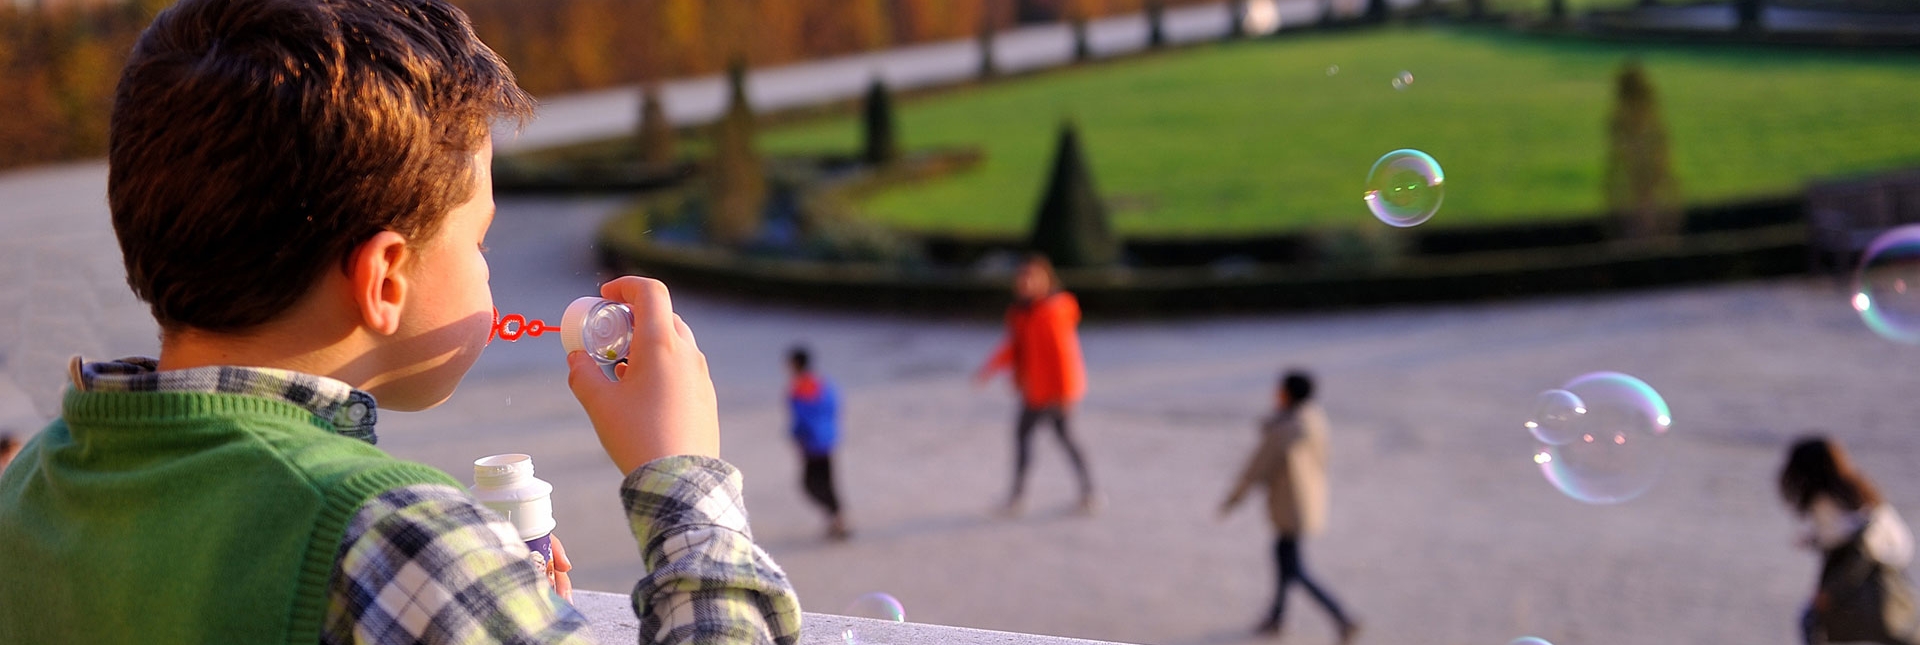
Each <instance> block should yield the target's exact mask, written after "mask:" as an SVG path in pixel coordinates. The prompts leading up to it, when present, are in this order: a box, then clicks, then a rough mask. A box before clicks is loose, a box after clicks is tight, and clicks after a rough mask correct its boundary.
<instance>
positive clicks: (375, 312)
mask: <svg viewBox="0 0 1920 645" xmlns="http://www.w3.org/2000/svg"><path fill="white" fill-rule="evenodd" d="M411 255H412V250H410V249H408V248H407V238H406V237H403V236H401V235H400V234H399V233H395V232H393V231H381V232H379V233H375V234H374V235H373V237H370V238H367V241H365V242H361V243H360V246H357V247H354V249H353V256H352V259H351V260H349V261H348V263H347V285H348V291H349V293H350V295H351V296H352V298H353V304H354V307H355V309H356V310H357V313H358V315H359V317H360V322H361V324H364V325H366V326H367V327H368V328H370V329H372V330H374V331H375V332H377V333H380V334H392V333H394V332H396V331H399V329H400V309H401V304H402V303H404V302H406V295H407V293H406V292H407V288H408V287H409V286H410V285H408V284H407V280H406V275H405V274H404V273H403V272H402V271H401V268H402V267H403V266H404V265H405V264H406V262H408V261H409V260H411V259H412V258H411Z"/></svg>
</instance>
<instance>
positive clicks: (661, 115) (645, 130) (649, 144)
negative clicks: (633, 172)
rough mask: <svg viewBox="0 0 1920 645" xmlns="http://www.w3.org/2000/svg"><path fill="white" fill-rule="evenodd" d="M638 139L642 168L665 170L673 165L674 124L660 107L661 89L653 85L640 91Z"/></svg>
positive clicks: (664, 109)
mask: <svg viewBox="0 0 1920 645" xmlns="http://www.w3.org/2000/svg"><path fill="white" fill-rule="evenodd" d="M638 138H639V141H638V143H639V144H640V164H641V165H642V166H645V167H647V168H665V167H667V166H669V165H671V164H672V163H673V161H674V152H673V147H674V140H673V138H674V137H673V124H671V123H668V122H667V110H666V108H665V107H663V106H661V105H660V88H659V87H657V86H654V85H651V84H649V85H647V86H646V87H645V88H643V89H641V90H640V132H639V134H638Z"/></svg>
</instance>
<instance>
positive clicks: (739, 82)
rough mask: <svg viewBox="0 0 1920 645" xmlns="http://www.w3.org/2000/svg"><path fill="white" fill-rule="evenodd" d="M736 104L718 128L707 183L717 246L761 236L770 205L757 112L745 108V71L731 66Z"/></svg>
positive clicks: (737, 63) (710, 229)
mask: <svg viewBox="0 0 1920 645" xmlns="http://www.w3.org/2000/svg"><path fill="white" fill-rule="evenodd" d="M727 79H728V82H729V83H730V84H731V86H732V99H731V101H729V103H728V105H727V113H726V115H724V116H722V117H720V122H719V123H717V124H715V125H714V134H713V138H714V142H713V169H712V170H711V172H710V177H709V180H708V184H707V185H708V199H707V222H706V224H707V237H708V239H710V240H712V241H713V242H715V243H719V244H728V245H733V244H740V243H742V242H746V241H747V240H750V239H752V238H753V235H754V233H756V232H758V231H759V230H760V219H761V213H762V210H763V209H764V207H765V205H766V199H767V175H766V169H765V168H764V167H762V166H761V164H760V153H759V151H757V150H755V149H754V145H753V109H752V108H751V107H749V106H748V105H747V87H746V85H747V65H746V62H745V61H742V60H740V59H738V58H736V59H734V60H733V61H732V62H730V63H728V65H727Z"/></svg>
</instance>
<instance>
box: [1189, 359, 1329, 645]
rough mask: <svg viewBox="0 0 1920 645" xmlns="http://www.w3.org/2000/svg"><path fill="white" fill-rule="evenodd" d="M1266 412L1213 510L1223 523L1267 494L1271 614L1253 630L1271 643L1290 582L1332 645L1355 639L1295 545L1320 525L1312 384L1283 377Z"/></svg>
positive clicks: (1318, 429) (1299, 376)
mask: <svg viewBox="0 0 1920 645" xmlns="http://www.w3.org/2000/svg"><path fill="white" fill-rule="evenodd" d="M1274 398H1275V402H1276V404H1277V405H1276V408H1275V410H1274V413H1273V414H1272V415H1271V416H1269V417H1267V418H1266V420H1264V421H1262V422H1261V424H1260V446H1259V448H1257V449H1256V450H1255V451H1254V453H1253V456H1252V457H1251V458H1249V459H1248V460H1247V465H1246V467H1244V468H1242V469H1241V471H1240V478H1239V479H1238V480H1236V481H1235V483H1234V486H1233V491H1232V492H1230V493H1228V494H1227V499H1226V501H1225V502H1223V503H1221V505H1220V516H1221V517H1222V518H1225V517H1226V516H1227V515H1228V514H1229V513H1231V512H1233V508H1234V506H1235V505H1238V504H1239V503H1240V500H1241V499H1243V498H1245V497H1246V495H1247V493H1248V492H1250V491H1252V490H1253V489H1254V488H1265V489H1266V491H1267V517H1268V519H1270V520H1271V521H1272V522H1273V532H1274V533H1275V539H1274V545H1273V559H1274V565H1275V569H1276V571H1275V574H1276V575H1275V579H1276V580H1277V584H1276V585H1275V590H1274V593H1273V605H1272V608H1271V609H1269V610H1268V611H1267V616H1266V618H1265V619H1264V620H1262V621H1260V624H1259V626H1258V627H1256V628H1255V629H1254V631H1255V632H1256V633H1259V634H1262V635H1267V636H1278V635H1279V634H1280V626H1281V622H1282V619H1283V618H1284V617H1285V614H1286V609H1287V589H1288V588H1289V587H1291V586H1293V583H1295V582H1298V583H1300V586H1302V587H1305V588H1306V590H1307V593H1309V594H1311V595H1312V596H1313V599H1314V600H1316V601H1319V603H1320V606H1321V608H1323V609H1325V610H1326V611H1327V615H1328V616H1330V617H1332V618H1333V622H1334V624H1335V626H1336V627H1337V629H1339V632H1340V642H1341V643H1342V644H1343V645H1344V644H1346V643H1352V642H1353V640H1354V638H1355V637H1356V636H1357V635H1358V634H1359V632H1360V625H1359V623H1356V622H1354V620H1353V619H1352V618H1350V617H1349V616H1347V613H1346V611H1345V610H1343V609H1341V607H1340V603H1339V601H1336V600H1334V598H1333V594H1331V593H1329V592H1328V591H1327V590H1326V588H1325V587H1323V586H1321V585H1320V583H1319V582H1318V581H1315V580H1314V579H1313V578H1312V577H1311V576H1309V575H1308V574H1307V569H1306V565H1305V563H1304V562H1303V560H1302V559H1301V556H1300V543H1301V542H1302V541H1303V540H1304V539H1305V538H1306V537H1307V536H1309V535H1312V534H1314V533H1317V532H1319V531H1320V529H1321V527H1323V526H1325V525H1326V522H1327V415H1326V412H1325V411H1323V410H1321V409H1320V405H1319V404H1318V403H1316V402H1314V400H1313V378H1312V377H1311V376H1308V375H1307V373H1306V372H1302V371H1297V370H1296V371H1289V372H1287V373H1286V374H1285V375H1284V376H1282V377H1281V379H1280V387H1279V388H1278V391H1276V392H1275V394H1274Z"/></svg>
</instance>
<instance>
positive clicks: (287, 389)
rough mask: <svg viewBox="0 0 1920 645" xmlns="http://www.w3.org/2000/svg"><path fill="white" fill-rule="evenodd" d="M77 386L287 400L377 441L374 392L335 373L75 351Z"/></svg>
mask: <svg viewBox="0 0 1920 645" xmlns="http://www.w3.org/2000/svg"><path fill="white" fill-rule="evenodd" d="M71 371H72V376H73V384H74V387H76V388H79V389H80V391H82V392H169V393H181V392H198V393H206V394H244V395H247V396H259V397H266V398H269V399H274V400H277V401H285V402H287V403H291V404H293V405H297V406H300V408H302V409H304V410H306V411H308V412H311V413H313V415H314V416H315V417H319V418H320V420H322V421H326V422H327V423H328V424H329V425H331V426H332V428H333V431H334V433H336V434H339V435H342V436H346V437H352V438H354V439H359V440H361V441H365V442H367V443H374V441H376V440H377V437H375V436H374V433H373V423H374V419H375V418H376V417H377V416H379V415H378V408H377V406H376V405H375V403H374V400H373V395H371V394H368V393H366V392H362V391H360V390H358V389H355V388H354V387H353V386H351V385H347V384H346V383H344V382H341V381H339V380H336V379H331V378H327V377H325V376H315V375H313V374H304V373H301V372H295V371H293V370H282V369H272V368H266V367H235V366H231V365H219V366H211V367H195V368H191V369H184V370H167V371H164V372H163V371H160V363H159V361H156V360H154V359H152V358H147V357H144V356H135V357H131V358H123V359H120V360H117V361H102V362H98V363H86V362H82V361H81V360H80V357H78V356H75V357H74V359H73V365H72V370H71Z"/></svg>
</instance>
